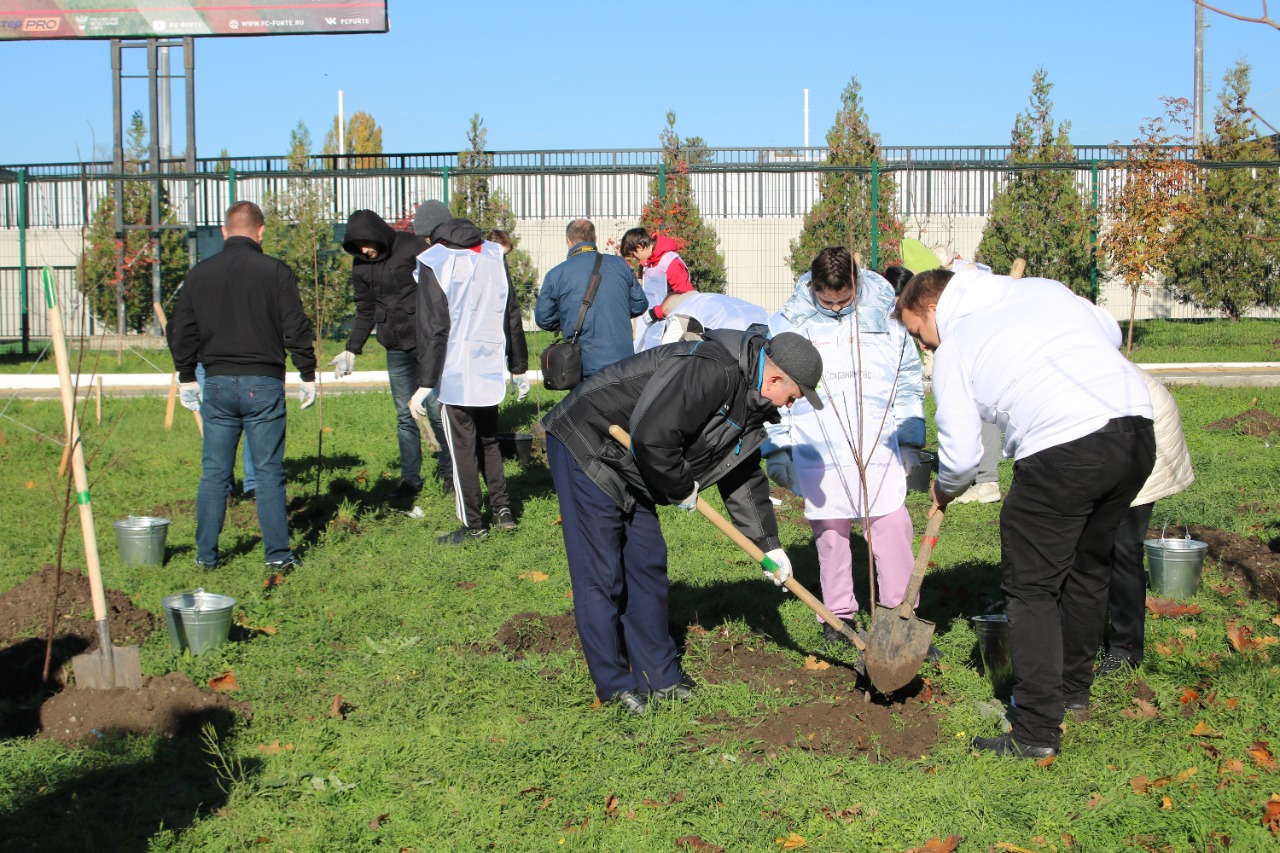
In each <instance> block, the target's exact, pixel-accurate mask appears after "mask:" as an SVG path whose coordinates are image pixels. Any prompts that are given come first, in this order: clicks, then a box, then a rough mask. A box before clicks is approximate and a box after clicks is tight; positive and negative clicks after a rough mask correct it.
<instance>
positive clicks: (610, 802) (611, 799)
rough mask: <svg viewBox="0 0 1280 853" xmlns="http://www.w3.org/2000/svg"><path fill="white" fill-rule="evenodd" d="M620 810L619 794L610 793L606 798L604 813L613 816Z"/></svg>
mask: <svg viewBox="0 0 1280 853" xmlns="http://www.w3.org/2000/svg"><path fill="white" fill-rule="evenodd" d="M617 812H618V795H617V794H610V795H609V796H607V797H605V798H604V813H605V814H606V815H608V816H609V817H613V816H614V815H616V814H617Z"/></svg>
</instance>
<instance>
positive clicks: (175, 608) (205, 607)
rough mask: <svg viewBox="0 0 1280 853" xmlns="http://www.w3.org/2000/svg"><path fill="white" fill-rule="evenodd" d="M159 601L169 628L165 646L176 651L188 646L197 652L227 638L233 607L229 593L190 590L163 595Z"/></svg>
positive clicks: (232, 599)
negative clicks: (171, 647)
mask: <svg viewBox="0 0 1280 853" xmlns="http://www.w3.org/2000/svg"><path fill="white" fill-rule="evenodd" d="M160 603H161V604H162V605H164V622H165V625H166V626H168V628H169V645H171V646H173V648H175V649H177V650H178V651H182V650H183V649H190V650H191V654H193V655H198V654H201V653H203V652H207V651H209V649H216V648H217V647H218V646H220V645H222V644H223V643H225V642H226V641H227V635H228V634H230V632H231V611H232V610H234V609H235V606H236V600H235V599H234V598H232V597H231V596H229V595H218V594H217V593H213V592H205V591H204V590H203V589H193V590H191V591H190V592H179V593H176V594H174V595H167V596H165V597H164V599H163V600H162V601H161V602H160Z"/></svg>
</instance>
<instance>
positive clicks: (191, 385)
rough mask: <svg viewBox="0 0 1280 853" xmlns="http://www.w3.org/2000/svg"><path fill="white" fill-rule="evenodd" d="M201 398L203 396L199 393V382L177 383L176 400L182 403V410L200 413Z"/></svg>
mask: <svg viewBox="0 0 1280 853" xmlns="http://www.w3.org/2000/svg"><path fill="white" fill-rule="evenodd" d="M203 398H204V395H203V394H202V393H200V383H199V382H180V383H178V400H179V401H180V402H181V403H182V407H183V408H185V409H190V410H191V411H193V412H198V411H200V401H201V400H202V399H203Z"/></svg>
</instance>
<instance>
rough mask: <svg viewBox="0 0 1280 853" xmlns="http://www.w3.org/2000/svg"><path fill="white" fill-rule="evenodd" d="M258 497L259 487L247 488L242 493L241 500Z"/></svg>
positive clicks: (250, 499) (252, 499) (253, 499)
mask: <svg viewBox="0 0 1280 853" xmlns="http://www.w3.org/2000/svg"><path fill="white" fill-rule="evenodd" d="M257 499H258V490H257V489H245V490H244V491H243V492H241V493H240V500H242V501H256V500H257Z"/></svg>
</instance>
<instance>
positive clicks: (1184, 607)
mask: <svg viewBox="0 0 1280 853" xmlns="http://www.w3.org/2000/svg"><path fill="white" fill-rule="evenodd" d="M1147 609H1148V610H1150V611H1151V613H1152V615H1154V616H1157V617H1159V616H1164V617H1166V618H1168V619H1177V618H1179V617H1182V616H1197V615H1199V614H1200V613H1201V612H1203V611H1201V609H1200V605H1198V604H1182V603H1180V602H1178V601H1176V600H1174V599H1172V598H1151V597H1149V596H1148V598H1147Z"/></svg>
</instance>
